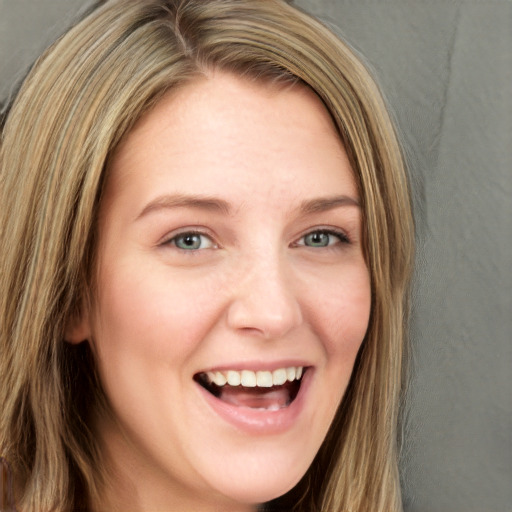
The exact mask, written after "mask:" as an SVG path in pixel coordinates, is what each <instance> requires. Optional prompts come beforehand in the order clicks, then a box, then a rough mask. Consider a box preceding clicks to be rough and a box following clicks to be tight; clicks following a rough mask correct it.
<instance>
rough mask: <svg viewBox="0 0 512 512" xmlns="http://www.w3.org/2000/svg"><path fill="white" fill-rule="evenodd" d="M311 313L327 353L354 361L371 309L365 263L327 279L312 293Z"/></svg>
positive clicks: (312, 322) (348, 361) (368, 279)
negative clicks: (335, 277) (334, 277)
mask: <svg viewBox="0 0 512 512" xmlns="http://www.w3.org/2000/svg"><path fill="white" fill-rule="evenodd" d="M311 298H312V299H313V300H312V301H310V306H309V317H310V318H311V324H312V325H313V327H314V329H315V331H316V332H317V334H318V336H319V337H320V338H321V339H322V340H323V345H324V349H325V351H326V353H327V355H328V356H330V357H339V358H341V359H342V360H345V361H346V362H347V363H349V364H352V363H353V360H354V359H355V356H356V355H357V352H358V350H359V347H360V346H361V343H362V341H363V339H364V337H365V334H366V331H367V328H368V322H369V318H370V309H371V289H370V278H369V273H368V270H367V269H366V267H365V266H362V265H361V266H357V267H355V268H350V269H347V271H346V272H342V273H340V274H339V277H338V278H337V279H333V278H332V276H331V279H330V280H325V281H324V284H323V286H317V287H316V288H315V293H314V294H312V295H311Z"/></svg>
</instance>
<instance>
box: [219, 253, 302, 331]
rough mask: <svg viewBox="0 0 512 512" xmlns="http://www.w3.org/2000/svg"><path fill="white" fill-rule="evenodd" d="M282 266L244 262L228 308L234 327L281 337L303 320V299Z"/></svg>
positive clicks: (231, 325)
mask: <svg viewBox="0 0 512 512" xmlns="http://www.w3.org/2000/svg"><path fill="white" fill-rule="evenodd" d="M282 266H283V265H280V264H279V262H272V263H270V264H269V263H266V262H262V261H259V262H255V263H254V264H251V265H247V266H245V265H244V270H243V274H244V275H243V276H242V277H241V279H239V281H238V283H237V284H236V285H235V286H234V290H233V296H232V300H231V302H230V305H229V308H228V312H227V321H228V324H229V327H230V328H231V329H235V330H237V331H243V332H245V333H249V334H254V335H258V336H261V337H263V338H265V339H277V338H282V337H284V336H285V335H286V334H288V333H289V332H290V331H292V330H293V329H294V328H295V327H297V326H298V325H300V324H301V322H302V311H301V307H300V303H299V301H298V300H297V296H296V293H295V292H294V290H293V286H292V283H291V282H290V281H291V279H290V277H289V276H287V275H286V272H285V271H284V269H283V268H282Z"/></svg>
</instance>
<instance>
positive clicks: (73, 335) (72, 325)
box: [64, 305, 91, 345]
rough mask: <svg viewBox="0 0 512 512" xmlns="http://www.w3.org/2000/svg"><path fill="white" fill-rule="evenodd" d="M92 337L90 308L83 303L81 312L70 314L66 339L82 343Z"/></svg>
mask: <svg viewBox="0 0 512 512" xmlns="http://www.w3.org/2000/svg"><path fill="white" fill-rule="evenodd" d="M90 338H91V324H90V319H89V308H88V307H86V306H85V305H83V306H82V307H81V308H80V312H77V313H75V314H74V315H72V316H70V317H69V318H68V320H67V323H66V329H65V331H64V339H65V340H66V341H67V342H68V343H71V344H73V345H77V344H79V343H82V342H83V341H87V340H89V339H90Z"/></svg>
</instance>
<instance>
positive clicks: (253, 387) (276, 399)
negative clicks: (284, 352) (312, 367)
mask: <svg viewBox="0 0 512 512" xmlns="http://www.w3.org/2000/svg"><path fill="white" fill-rule="evenodd" d="M305 371H307V368H304V367H303V366H291V367H286V368H278V369H276V370H274V371H267V370H264V371H252V370H241V371H238V370H227V371H210V372H202V373H199V374H197V375H196V376H195V377H194V378H195V380H196V382H198V383H199V384H200V385H201V386H202V387H203V388H204V389H206V390H207V391H208V392H209V393H210V394H211V395H213V396H214V397H215V398H217V399H219V400H221V401H222V402H224V403H226V404H230V405H232V406H236V407H241V408H249V409H252V410H259V411H279V410H281V409H283V408H286V407H288V406H289V405H290V404H291V403H292V402H293V401H294V400H295V398H296V397H297V394H298V393H299V390H300V387H301V382H302V377H303V375H304V373H305Z"/></svg>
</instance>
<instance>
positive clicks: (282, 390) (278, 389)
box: [219, 385, 290, 410]
mask: <svg viewBox="0 0 512 512" xmlns="http://www.w3.org/2000/svg"><path fill="white" fill-rule="evenodd" d="M219 398H220V399H221V400H224V402H227V403H229V404H233V405H236V406H237V407H250V408H252V409H271V410H277V409H281V408H283V407H286V406H287V405H288V404H289V403H290V392H289V390H288V389H287V388H286V387H285V386H274V387H273V388H244V387H241V386H229V385H226V386H223V387H222V391H221V393H220V396H219Z"/></svg>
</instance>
